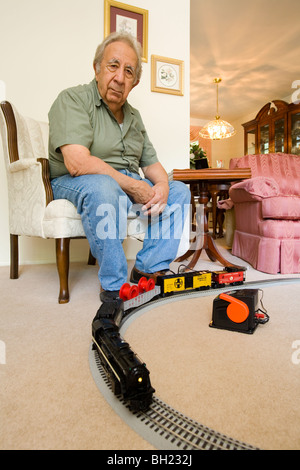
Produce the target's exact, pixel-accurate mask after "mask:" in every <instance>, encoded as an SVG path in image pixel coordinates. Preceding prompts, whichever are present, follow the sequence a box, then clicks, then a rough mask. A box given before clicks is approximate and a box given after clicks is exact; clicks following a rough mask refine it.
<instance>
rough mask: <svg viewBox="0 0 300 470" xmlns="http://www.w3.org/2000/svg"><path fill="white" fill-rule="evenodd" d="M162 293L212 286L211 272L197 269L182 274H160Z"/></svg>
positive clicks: (158, 279)
mask: <svg viewBox="0 0 300 470" xmlns="http://www.w3.org/2000/svg"><path fill="white" fill-rule="evenodd" d="M157 281H158V282H159V284H160V285H161V291H162V292H161V293H162V294H169V293H172V292H184V291H185V290H193V289H201V288H202V289H203V288H210V287H211V273H210V272H209V271H195V272H188V273H182V274H171V275H167V276H158V278H157Z"/></svg>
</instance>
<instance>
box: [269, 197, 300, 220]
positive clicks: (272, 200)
mask: <svg viewBox="0 0 300 470" xmlns="http://www.w3.org/2000/svg"><path fill="white" fill-rule="evenodd" d="M261 208H262V217H263V218H264V219H282V220H300V197H297V196H277V197H269V198H267V199H263V200H262V205H261Z"/></svg>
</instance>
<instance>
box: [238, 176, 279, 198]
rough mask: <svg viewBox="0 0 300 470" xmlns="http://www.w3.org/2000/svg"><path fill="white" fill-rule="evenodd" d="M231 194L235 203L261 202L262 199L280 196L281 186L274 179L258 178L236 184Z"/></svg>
mask: <svg viewBox="0 0 300 470" xmlns="http://www.w3.org/2000/svg"><path fill="white" fill-rule="evenodd" d="M229 193H230V198H231V199H232V201H233V202H248V201H260V200H261V199H262V198H268V197H274V196H278V195H279V186H278V183H277V182H276V181H275V180H274V179H273V178H267V177H265V176H257V177H255V178H251V179H249V180H244V181H241V182H239V183H236V184H234V185H233V186H231V188H230V191H229Z"/></svg>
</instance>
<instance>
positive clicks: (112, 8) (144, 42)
mask: <svg viewBox="0 0 300 470" xmlns="http://www.w3.org/2000/svg"><path fill="white" fill-rule="evenodd" d="M115 31H117V32H121V31H125V32H128V33H130V34H132V36H134V37H135V38H136V39H137V40H138V41H139V42H140V43H141V46H142V50H143V53H142V60H143V62H148V10H143V9H142V8H137V7H134V6H131V5H126V4H125V3H119V2H115V1H114V0H105V2H104V36H105V37H106V36H108V35H109V34H110V33H114V32H115Z"/></svg>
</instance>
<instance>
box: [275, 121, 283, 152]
mask: <svg viewBox="0 0 300 470" xmlns="http://www.w3.org/2000/svg"><path fill="white" fill-rule="evenodd" d="M284 130H285V129H284V118H282V119H278V120H277V121H275V124H274V148H275V152H285V148H284V141H285V132H284Z"/></svg>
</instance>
